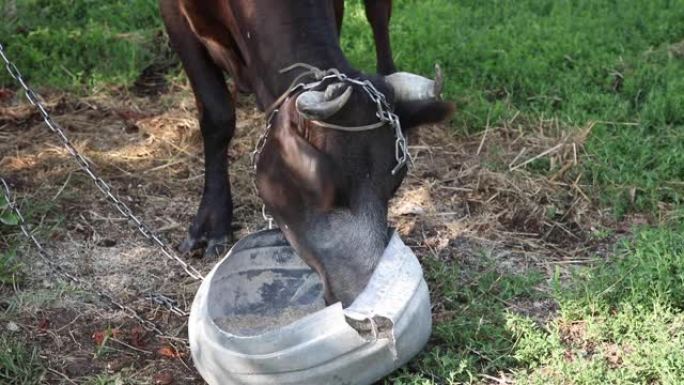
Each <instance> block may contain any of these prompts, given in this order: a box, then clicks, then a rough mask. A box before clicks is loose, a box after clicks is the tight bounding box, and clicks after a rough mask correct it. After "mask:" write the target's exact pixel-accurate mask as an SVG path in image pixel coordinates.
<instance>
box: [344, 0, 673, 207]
mask: <svg viewBox="0 0 684 385" xmlns="http://www.w3.org/2000/svg"><path fill="white" fill-rule="evenodd" d="M353 3H354V6H352V7H351V9H350V11H349V14H350V17H347V20H346V21H347V24H346V25H345V27H344V28H345V29H344V30H343V32H344V36H345V37H346V39H345V40H344V41H343V46H344V49H345V51H346V52H348V53H349V54H350V56H351V58H352V59H353V61H354V62H355V63H357V64H358V65H360V66H361V67H362V68H365V69H367V70H373V69H374V68H375V63H374V60H375V59H374V55H373V54H372V52H373V42H372V38H371V34H370V32H369V31H368V27H367V23H366V20H365V16H364V12H363V7H362V5H361V4H360V2H358V1H357V2H353ZM681 20H684V1H682V0H673V1H671V0H655V1H641V0H611V1H608V0H603V1H595V0H573V1H557V0H519V1H510V0H509V1H506V0H485V1H446V0H406V1H402V2H395V12H394V15H393V21H392V38H393V48H394V53H395V58H396V61H397V63H398V65H399V67H400V68H402V69H406V70H411V71H417V72H419V73H423V74H430V73H431V72H432V66H433V65H434V63H440V64H441V66H442V68H443V69H444V70H445V72H446V78H447V83H446V88H445V97H446V98H448V99H451V100H454V101H455V102H456V104H457V106H458V112H457V114H456V117H455V118H454V121H453V124H454V127H455V128H456V129H457V130H460V131H465V132H474V131H479V130H482V129H483V128H484V127H485V124H486V122H487V121H490V122H491V123H492V124H494V125H496V124H497V123H499V122H501V121H502V120H508V119H510V118H511V117H513V116H514V115H516V114H518V113H519V114H520V115H521V116H524V117H527V118H528V119H531V120H532V121H534V120H535V119H537V118H539V117H541V116H545V117H557V118H559V119H561V120H562V121H564V122H567V123H568V124H569V125H575V126H578V127H581V126H585V125H587V124H588V122H589V121H595V122H613V123H631V124H633V125H622V124H609V123H599V124H596V125H595V126H594V129H593V132H592V135H591V136H590V138H589V142H588V143H587V146H586V150H587V152H588V161H587V162H585V177H584V180H583V182H584V183H585V184H591V185H593V186H595V187H597V189H596V191H597V192H599V194H598V195H599V197H600V199H601V201H602V202H603V203H604V204H607V205H608V204H609V205H611V206H612V207H613V209H614V211H615V213H616V214H618V215H621V214H623V213H625V212H627V211H631V210H646V211H650V210H654V209H655V208H656V207H657V206H658V204H659V203H668V204H676V205H678V204H681V203H682V202H683V201H684V185H682V184H681V181H682V180H684V23H682V22H681ZM520 115H519V116H520ZM632 191H634V192H635V193H634V194H631V192H632ZM632 195H633V196H634V198H632Z"/></svg>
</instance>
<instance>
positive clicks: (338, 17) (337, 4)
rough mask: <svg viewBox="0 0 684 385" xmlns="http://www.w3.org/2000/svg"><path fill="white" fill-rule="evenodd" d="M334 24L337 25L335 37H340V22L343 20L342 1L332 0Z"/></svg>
mask: <svg viewBox="0 0 684 385" xmlns="http://www.w3.org/2000/svg"><path fill="white" fill-rule="evenodd" d="M333 8H334V9H335V22H336V23H337V37H340V36H341V35H342V20H343V19H344V0H333Z"/></svg>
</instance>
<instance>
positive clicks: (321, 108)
mask: <svg viewBox="0 0 684 385" xmlns="http://www.w3.org/2000/svg"><path fill="white" fill-rule="evenodd" d="M365 3H366V14H367V16H368V19H369V21H370V23H371V25H372V27H373V32H374V36H375V42H376V52H377V59H378V70H379V72H380V74H381V75H366V74H363V73H361V72H359V71H357V70H355V69H354V68H352V67H351V65H350V64H349V63H348V61H347V59H346V58H345V56H344V54H343V53H342V50H341V49H340V46H339V41H338V39H339V31H340V27H341V23H342V11H343V9H344V2H343V1H341V0H203V1H192V0H160V7H161V13H162V16H163V19H164V22H165V25H166V29H167V31H168V34H169V37H170V39H171V43H172V45H173V47H174V49H175V50H176V52H177V53H178V55H179V56H180V58H181V61H182V63H183V67H184V69H185V72H186V73H187V76H188V78H189V79H190V83H191V85H192V89H193V92H194V94H195V98H196V102H197V108H198V110H199V122H200V128H201V131H202V136H203V139H204V157H205V166H206V170H205V181H204V193H203V196H202V201H201V203H200V207H199V210H198V212H197V215H196V216H195V219H194V221H193V222H192V224H191V226H190V229H189V234H188V236H187V238H186V240H185V241H184V242H183V243H182V245H181V247H180V250H181V251H182V252H187V251H190V250H192V249H195V248H197V247H199V244H200V242H202V241H206V242H207V251H209V252H216V250H218V249H220V246H221V245H224V244H226V243H228V241H229V237H230V229H231V222H232V219H233V204H232V198H231V192H230V182H229V179H228V172H227V168H228V164H227V163H228V161H227V156H226V153H227V148H228V144H229V142H230V140H231V138H232V136H233V133H234V131H235V106H234V101H233V96H232V95H231V93H230V92H229V91H228V88H227V86H226V82H225V79H224V71H227V72H228V73H229V74H230V76H231V78H232V79H233V81H234V83H235V85H236V87H237V88H238V89H240V90H241V91H250V92H253V93H254V94H256V99H257V104H258V105H259V107H260V108H262V109H266V108H268V107H270V106H272V105H273V104H274V103H275V102H277V103H276V104H277V106H275V107H277V108H278V110H277V113H275V114H274V116H273V119H272V123H273V124H272V127H271V129H270V132H269V133H268V136H267V139H266V141H265V145H264V147H263V150H262V152H261V154H260V156H259V161H258V164H257V187H258V190H259V195H260V196H261V198H262V199H263V200H264V202H265V204H266V206H267V207H268V209H269V210H270V212H272V214H273V216H274V218H275V219H276V222H277V223H278V225H279V226H280V228H281V229H282V230H283V232H284V234H285V236H286V237H287V239H288V241H289V242H290V243H291V245H292V246H293V247H294V248H295V249H296V250H297V252H298V253H299V255H300V256H301V257H302V258H303V259H304V260H305V261H306V263H307V264H309V265H310V266H311V267H312V268H313V269H315V270H316V271H317V272H318V273H319V274H320V276H321V279H322V281H323V282H324V285H325V292H326V301H327V302H329V303H332V302H334V301H341V302H342V303H343V305H349V304H350V303H351V302H352V301H353V299H354V298H355V297H356V295H357V294H358V293H359V292H360V291H361V290H362V289H363V287H364V286H365V285H366V283H367V282H368V279H369V278H370V275H371V273H372V272H373V270H374V268H375V266H376V265H377V262H378V260H379V257H380V256H381V254H382V252H383V250H384V248H385V246H386V244H387V241H388V236H387V205H388V201H389V199H390V198H391V197H392V195H393V194H394V192H395V191H396V189H397V188H398V187H399V185H400V183H401V181H402V179H403V178H404V175H405V173H406V171H405V168H402V169H400V170H399V172H396V173H392V170H393V168H395V167H396V162H397V161H396V158H395V144H396V139H397V134H396V133H395V132H394V130H393V129H392V127H391V126H390V125H389V124H384V125H382V126H381V127H378V128H375V129H372V130H366V131H359V132H348V131H343V130H338V129H335V128H330V127H331V125H336V126H342V127H359V126H367V125H377V124H376V123H377V122H378V121H379V120H378V117H377V115H376V114H377V112H378V110H377V104H376V103H375V102H373V100H372V98H371V96H370V95H369V94H368V93H367V92H366V91H364V87H362V86H359V85H355V84H350V83H347V82H343V81H336V80H335V79H332V80H329V81H327V83H323V84H320V85H319V86H318V88H315V89H308V90H299V91H297V92H295V93H293V94H291V95H289V94H288V95H286V96H287V97H283V98H281V95H283V94H285V93H286V91H288V89H289V87H290V85H291V84H292V82H293V80H295V79H300V80H303V81H307V82H313V81H314V80H315V79H314V77H313V76H311V75H307V74H305V73H308V72H307V71H309V70H307V69H306V68H307V67H304V66H300V67H295V68H294V69H292V70H290V71H288V72H285V73H282V72H281V70H282V69H284V68H287V67H291V66H292V65H293V64H296V63H305V64H307V65H309V66H314V67H317V68H320V69H324V70H327V69H336V70H338V71H339V72H340V73H343V74H345V75H347V76H349V77H351V78H355V79H360V80H368V81H370V82H371V83H372V85H373V86H374V88H375V89H377V90H378V91H380V92H381V93H383V94H384V95H385V97H386V100H387V103H388V106H389V108H390V109H391V110H392V111H393V112H394V113H395V114H396V115H397V116H398V117H399V120H400V122H401V127H402V128H403V132H405V133H406V134H408V133H409V131H410V130H411V129H412V128H413V127H415V126H417V125H420V124H424V123H431V122H438V121H441V120H443V119H445V118H446V117H447V116H448V115H449V114H450V113H451V111H452V105H451V104H450V103H446V102H443V101H440V100H438V93H439V85H438V84H436V83H435V82H433V81H431V80H429V79H426V78H423V77H420V76H417V75H412V74H407V73H394V72H395V66H394V63H393V61H392V58H391V51H390V44H389V33H388V24H389V19H390V13H391V6H392V4H391V0H366V1H365ZM391 73H393V74H391ZM302 74H305V75H302ZM389 74H391V75H389ZM382 75H389V76H382Z"/></svg>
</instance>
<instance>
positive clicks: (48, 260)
mask: <svg viewBox="0 0 684 385" xmlns="http://www.w3.org/2000/svg"><path fill="white" fill-rule="evenodd" d="M0 183H1V184H2V186H3V188H4V190H5V191H4V194H5V197H6V198H7V203H8V205H9V208H10V210H12V212H13V213H14V215H15V216H16V217H17V220H18V225H19V229H20V230H21V232H22V233H23V234H24V236H26V238H28V239H29V240H31V242H32V243H33V245H34V246H35V247H36V249H37V250H38V255H39V256H40V258H41V259H42V260H43V262H45V264H46V265H47V266H48V267H49V268H50V269H52V270H53V271H54V272H55V273H56V274H57V275H58V276H60V277H62V278H63V279H65V280H66V281H69V282H71V283H73V284H74V285H76V286H77V287H79V288H80V289H82V290H84V291H86V292H90V293H92V294H95V295H97V296H99V297H101V298H104V299H105V300H107V302H109V303H110V304H112V305H113V306H114V307H116V308H118V309H119V310H122V311H123V312H124V313H126V315H128V316H129V317H130V318H133V319H135V320H136V321H138V322H140V324H141V325H142V326H143V327H144V328H145V329H146V330H147V331H150V332H154V333H156V334H157V335H159V336H161V337H167V336H166V335H165V334H164V332H162V331H161V330H160V329H159V328H158V327H157V325H155V324H154V323H153V322H151V321H149V320H146V319H144V318H143V317H142V316H140V314H138V312H137V311H136V310H135V309H133V308H131V307H129V306H126V305H124V304H122V303H120V302H119V301H117V300H116V299H115V298H114V296H113V295H112V294H109V293H107V292H105V291H103V290H98V289H97V288H95V286H94V285H93V284H92V283H90V282H87V281H84V280H82V279H80V278H78V277H77V276H75V275H73V274H71V273H70V272H68V271H67V270H66V269H64V268H63V267H62V266H61V265H59V264H57V263H56V262H55V258H53V257H52V256H51V255H50V254H49V253H48V252H47V250H45V248H44V247H43V245H42V244H41V243H40V242H39V241H38V239H36V237H35V235H33V234H32V233H31V231H29V229H28V228H27V225H26V220H25V219H24V216H23V215H22V214H21V211H20V210H19V207H18V206H17V205H16V203H15V202H14V201H13V199H12V192H11V191H10V188H9V186H8V185H7V182H5V179H3V178H1V177H0ZM171 305H172V306H171V307H169V310H171V311H173V312H174V313H176V314H178V315H182V316H185V315H187V313H186V312H185V311H183V310H181V309H179V308H177V307H176V306H175V305H174V304H173V303H171Z"/></svg>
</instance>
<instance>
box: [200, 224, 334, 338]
mask: <svg viewBox="0 0 684 385" xmlns="http://www.w3.org/2000/svg"><path fill="white" fill-rule="evenodd" d="M260 240H261V242H263V243H262V244H263V246H258V244H253V245H252V244H250V245H243V247H242V248H240V249H239V250H236V251H235V252H232V253H231V258H230V260H228V261H227V262H226V263H222V264H221V265H220V266H219V267H218V269H217V270H216V272H215V273H214V274H213V275H212V278H211V286H212V290H211V291H210V293H209V303H211V304H212V306H211V308H210V309H209V314H210V316H211V318H212V320H213V321H214V323H215V324H216V326H217V327H218V328H220V329H221V330H223V331H225V332H226V333H230V334H232V335H236V336H255V335H259V334H263V333H265V332H268V331H270V330H274V329H279V328H281V327H284V326H287V325H289V324H291V323H293V322H294V321H296V320H298V319H300V318H303V317H304V316H306V315H308V314H311V313H314V312H316V311H318V310H321V309H323V308H325V301H324V300H323V285H322V284H321V281H320V279H319V277H318V274H316V273H315V272H314V271H312V270H311V269H310V268H309V267H308V266H307V265H306V264H304V262H303V261H302V260H301V259H300V258H299V257H298V256H297V254H295V253H294V250H293V249H292V248H291V247H290V246H289V244H288V243H287V241H286V240H285V239H284V237H282V235H281V233H279V232H272V233H268V234H265V237H263V238H261V239H260ZM250 246H251V247H250Z"/></svg>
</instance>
